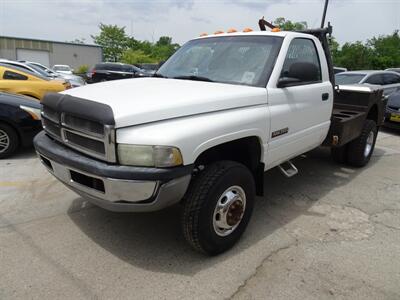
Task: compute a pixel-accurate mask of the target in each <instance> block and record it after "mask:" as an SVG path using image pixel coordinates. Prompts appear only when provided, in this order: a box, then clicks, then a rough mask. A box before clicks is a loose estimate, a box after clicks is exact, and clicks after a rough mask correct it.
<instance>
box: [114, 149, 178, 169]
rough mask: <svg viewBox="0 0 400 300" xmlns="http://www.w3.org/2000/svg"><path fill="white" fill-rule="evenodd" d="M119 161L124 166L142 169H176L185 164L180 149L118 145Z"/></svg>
mask: <svg viewBox="0 0 400 300" xmlns="http://www.w3.org/2000/svg"><path fill="white" fill-rule="evenodd" d="M118 161H119V163H120V164H122V165H130V166H142V167H159V168H165V167H175V166H179V165H181V164H182V163H183V159H182V155H181V152H180V151H179V149H178V148H175V147H167V146H142V145H129V144H118Z"/></svg>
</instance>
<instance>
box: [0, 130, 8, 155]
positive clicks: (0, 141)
mask: <svg viewBox="0 0 400 300" xmlns="http://www.w3.org/2000/svg"><path fill="white" fill-rule="evenodd" d="M8 147H10V138H9V137H8V134H7V133H6V132H5V131H3V130H1V129H0V153H3V152H5V151H6V150H7V149H8Z"/></svg>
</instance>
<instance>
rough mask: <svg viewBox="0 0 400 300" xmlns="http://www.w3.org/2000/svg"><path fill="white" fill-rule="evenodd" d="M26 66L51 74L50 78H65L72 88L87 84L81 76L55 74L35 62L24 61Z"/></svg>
mask: <svg viewBox="0 0 400 300" xmlns="http://www.w3.org/2000/svg"><path fill="white" fill-rule="evenodd" d="M24 62H25V64H26V65H28V66H31V67H36V68H39V69H41V70H42V71H44V72H46V73H47V74H49V76H54V77H59V78H63V79H65V80H68V81H69V83H70V84H71V86H72V87H73V88H74V87H79V86H82V85H85V84H86V82H85V80H83V78H82V77H81V76H78V75H74V74H61V73H56V72H54V71H53V70H52V69H50V68H48V67H46V66H44V65H42V64H40V63H37V62H33V61H24Z"/></svg>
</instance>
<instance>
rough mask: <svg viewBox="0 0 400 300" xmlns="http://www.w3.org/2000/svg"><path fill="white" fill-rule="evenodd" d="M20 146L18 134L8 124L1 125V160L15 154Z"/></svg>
mask: <svg viewBox="0 0 400 300" xmlns="http://www.w3.org/2000/svg"><path fill="white" fill-rule="evenodd" d="M18 144H19V139H18V134H17V132H16V131H15V130H14V129H13V128H12V127H10V126H9V125H7V124H3V123H0V159H2V158H6V157H8V156H10V155H11V154H13V153H14V152H15V151H16V150H17V148H18Z"/></svg>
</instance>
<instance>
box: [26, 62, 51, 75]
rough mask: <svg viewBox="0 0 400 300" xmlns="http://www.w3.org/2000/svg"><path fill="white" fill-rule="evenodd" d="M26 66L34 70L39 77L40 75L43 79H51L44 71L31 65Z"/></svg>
mask: <svg viewBox="0 0 400 300" xmlns="http://www.w3.org/2000/svg"><path fill="white" fill-rule="evenodd" d="M27 65H29V66H30V67H31V68H32V69H34V70H35V71H36V72H37V73H39V74H40V75H42V76H44V77H51V75H50V74H49V73H47V72H46V71H43V70H42V69H41V68H39V67H38V66H36V65H32V64H27Z"/></svg>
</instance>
